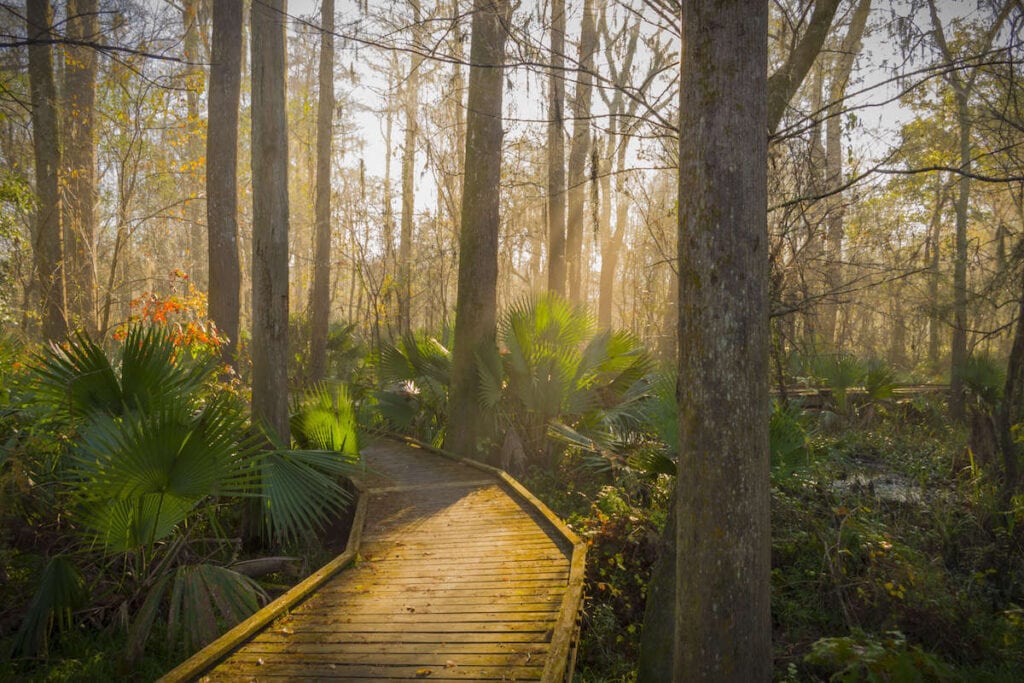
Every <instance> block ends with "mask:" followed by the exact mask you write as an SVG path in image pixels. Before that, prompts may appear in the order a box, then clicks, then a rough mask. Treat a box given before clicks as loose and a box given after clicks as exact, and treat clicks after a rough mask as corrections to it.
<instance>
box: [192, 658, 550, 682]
mask: <svg viewBox="0 0 1024 683" xmlns="http://www.w3.org/2000/svg"><path fill="white" fill-rule="evenodd" d="M423 668H424V667H419V666H402V665H396V666H386V665H374V664H347V663H345V662H333V663H328V662H305V661H301V662H299V661H295V662H292V661H289V662H276V661H273V660H265V661H264V663H263V665H248V664H247V663H245V664H241V665H236V664H235V663H233V662H228V663H226V664H225V665H223V670H224V672H225V673H226V674H229V675H230V674H233V673H242V674H245V673H249V674H251V675H253V676H258V678H260V679H262V678H263V677H264V676H287V677H313V678H320V679H322V680H327V679H333V678H335V677H342V678H344V677H350V678H355V679H357V680H375V679H380V678H383V679H399V680H402V679H406V680H416V679H421V680H422V679H428V680H433V674H434V673H435V671H434V669H430V673H423V672H421V670H422V669H423ZM436 673H438V674H439V675H443V676H444V677H445V678H448V679H453V680H470V681H509V680H516V681H529V680H535V681H536V680H540V678H541V674H542V673H543V668H542V667H540V666H530V665H498V666H452V667H445V666H444V665H443V664H442V665H441V666H440V667H438V669H437V671H436ZM211 680H217V679H216V678H212V679H211Z"/></svg>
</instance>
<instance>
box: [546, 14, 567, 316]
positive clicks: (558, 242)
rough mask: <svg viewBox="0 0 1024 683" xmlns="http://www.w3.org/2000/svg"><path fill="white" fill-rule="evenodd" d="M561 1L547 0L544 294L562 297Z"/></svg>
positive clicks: (563, 82)
mask: <svg viewBox="0 0 1024 683" xmlns="http://www.w3.org/2000/svg"><path fill="white" fill-rule="evenodd" d="M564 68H565V0H551V73H550V75H549V77H548V211H547V215H548V291H551V292H554V293H555V294H558V295H559V296H565V277H566V274H565V273H566V271H565V74H564V73H563V69H564Z"/></svg>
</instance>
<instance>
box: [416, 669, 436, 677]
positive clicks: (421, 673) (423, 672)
mask: <svg viewBox="0 0 1024 683" xmlns="http://www.w3.org/2000/svg"><path fill="white" fill-rule="evenodd" d="M432 673H434V672H433V671H431V670H430V669H416V678H426V677H427V676H429V675H430V674H432Z"/></svg>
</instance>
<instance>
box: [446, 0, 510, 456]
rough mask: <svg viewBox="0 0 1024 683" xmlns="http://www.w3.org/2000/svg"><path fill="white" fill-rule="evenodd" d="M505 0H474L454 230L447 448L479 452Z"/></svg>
mask: <svg viewBox="0 0 1024 683" xmlns="http://www.w3.org/2000/svg"><path fill="white" fill-rule="evenodd" d="M509 13H510V10H509V3H508V0H474V2H473V27H472V38H471V41H472V42H471V44H470V63H471V65H472V66H471V67H470V70H469V99H468V102H467V107H466V112H467V113H466V162H465V176H464V178H463V186H462V230H461V233H460V235H459V291H458V296H457V300H456V304H455V340H454V345H455V348H454V351H453V357H452V383H451V396H450V399H449V407H448V416H449V422H448V435H447V444H448V447H449V448H450V449H451V450H452V451H453V452H455V453H457V454H459V455H464V456H473V455H475V454H476V448H477V444H478V438H479V437H480V436H481V433H482V430H483V425H482V423H483V419H482V415H481V408H480V401H479V399H478V374H477V364H476V358H477V354H478V352H480V351H482V350H484V349H486V348H489V347H492V346H493V345H494V341H495V340H494V336H495V326H496V318H497V310H496V309H497V284H498V228H499V222H500V216H499V206H500V203H499V195H500V190H501V143H502V128H501V125H502V93H503V85H504V69H503V67H502V64H503V63H504V60H505V39H506V37H507V35H508V33H507V29H506V27H505V23H506V22H507V21H508V20H509Z"/></svg>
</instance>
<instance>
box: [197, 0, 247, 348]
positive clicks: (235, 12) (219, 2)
mask: <svg viewBox="0 0 1024 683" xmlns="http://www.w3.org/2000/svg"><path fill="white" fill-rule="evenodd" d="M211 43H212V45H211V50H212V55H211V63H210V95H209V105H208V106H209V112H208V114H207V118H208V120H209V123H208V128H207V135H206V225H207V253H208V259H207V260H208V262H209V264H210V277H209V307H210V319H211V320H213V322H214V324H215V325H216V326H217V330H218V332H219V333H221V334H222V335H223V336H225V337H227V343H226V344H224V346H223V347H222V348H221V357H222V359H223V360H224V362H225V363H227V364H230V365H235V363H236V358H235V354H236V353H237V351H238V332H239V310H240V308H241V302H240V300H239V296H240V290H241V287H242V273H241V266H240V264H239V253H238V103H239V94H240V90H241V82H242V64H241V62H242V3H240V2H234V1H233V0H214V3H213V38H212V41H211Z"/></svg>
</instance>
